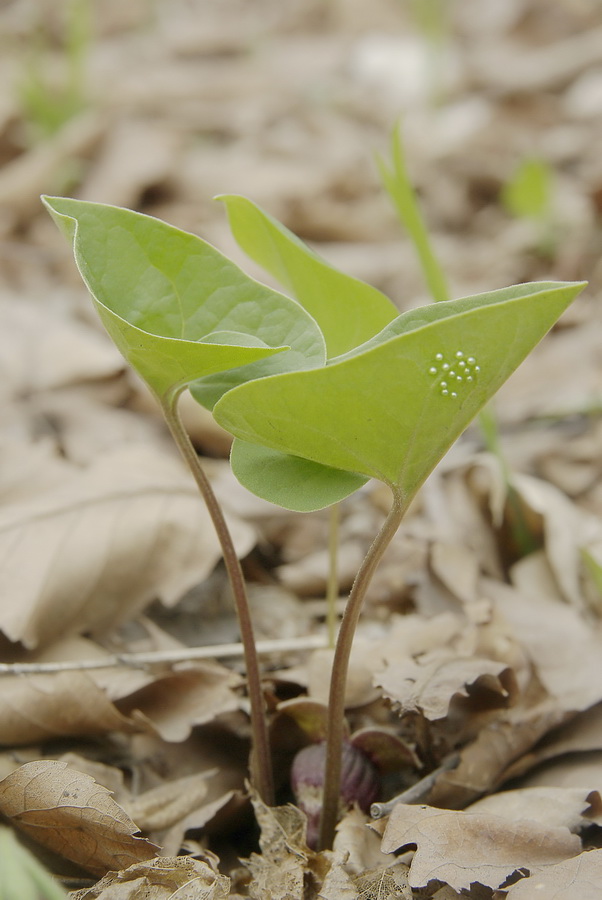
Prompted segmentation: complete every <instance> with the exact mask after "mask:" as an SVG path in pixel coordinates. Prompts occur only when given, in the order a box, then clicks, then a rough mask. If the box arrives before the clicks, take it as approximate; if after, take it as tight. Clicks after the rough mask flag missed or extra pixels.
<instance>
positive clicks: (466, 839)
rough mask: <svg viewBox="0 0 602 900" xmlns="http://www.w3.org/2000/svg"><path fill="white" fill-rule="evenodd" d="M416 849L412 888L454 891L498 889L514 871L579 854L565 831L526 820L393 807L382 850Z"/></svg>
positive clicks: (577, 841)
mask: <svg viewBox="0 0 602 900" xmlns="http://www.w3.org/2000/svg"><path fill="white" fill-rule="evenodd" d="M412 847H416V853H415V855H414V858H413V859H412V863H411V866H410V884H411V886H412V887H416V888H418V887H424V886H425V885H427V884H428V883H429V881H435V880H436V881H441V882H443V883H444V884H449V885H450V886H451V887H452V888H454V889H455V890H463V889H464V890H468V889H469V888H470V886H471V884H472V883H473V882H480V883H481V884H484V885H487V886H488V887H491V888H499V887H500V886H501V885H502V884H504V882H505V881H506V879H507V878H509V877H510V876H511V875H513V874H514V872H516V871H527V872H530V873H533V872H540V871H541V869H542V868H545V867H546V866H550V865H553V864H554V863H559V862H563V861H564V860H566V859H567V857H573V856H577V855H578V854H579V853H580V852H581V841H580V839H579V838H578V837H577V836H576V835H573V834H571V833H570V832H569V830H568V828H564V827H557V826H550V827H546V826H544V825H540V824H538V823H536V822H533V821H531V820H528V819H520V820H513V819H510V818H504V817H503V816H494V815H487V814H483V815H479V814H472V813H470V812H454V811H451V810H443V809H435V808H434V807H429V806H408V805H406V804H401V803H400V804H398V805H397V806H396V807H395V808H394V810H393V812H392V813H391V816H390V818H389V822H388V824H387V827H386V830H385V833H384V836H383V842H382V850H383V852H384V853H393V852H395V851H397V850H405V849H411V848H412Z"/></svg>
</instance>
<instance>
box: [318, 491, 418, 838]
mask: <svg viewBox="0 0 602 900" xmlns="http://www.w3.org/2000/svg"><path fill="white" fill-rule="evenodd" d="M407 507H408V501H407V500H404V499H403V498H402V497H401V495H400V494H399V492H395V491H394V492H393V504H392V506H391V509H390V510H389V513H388V515H387V518H386V519H385V521H384V522H383V525H382V527H381V529H380V531H379V533H378V534H377V536H376V538H375V539H374V541H373V543H372V545H371V547H370V549H369V550H368V552H367V554H366V556H365V557H364V561H363V562H362V565H361V566H360V569H359V571H358V573H357V575H356V578H355V581H354V582H353V587H352V588H351V593H350V594H349V600H348V601H347V606H346V608H345V614H344V615H343V620H342V622H341V627H340V629H339V636H338V639H337V644H336V649H335V653H334V660H333V663H332V675H331V678H330V697H329V701H328V727H327V733H326V768H325V772H324V797H323V805H322V820H321V822H320V844H319V849H321V850H326V849H330V848H331V847H332V843H333V840H334V832H335V828H336V824H337V820H338V816H339V800H340V796H341V754H342V748H343V740H344V736H345V726H344V721H345V686H346V683H347V672H348V670H349V657H350V655H351V647H352V644H353V637H354V635H355V630H356V628H357V623H358V621H359V617H360V613H361V610H362V606H363V603H364V597H365V596H366V591H367V589H368V585H369V584H370V581H371V579H372V576H373V574H374V571H375V569H376V567H377V565H378V563H379V562H380V560H381V558H382V555H383V553H384V552H385V550H386V549H387V547H388V546H389V544H390V542H391V540H392V538H393V537H394V535H395V532H396V531H397V529H398V528H399V525H400V523H401V520H402V519H403V516H404V514H405V512H406V509H407Z"/></svg>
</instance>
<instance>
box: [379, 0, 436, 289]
mask: <svg viewBox="0 0 602 900" xmlns="http://www.w3.org/2000/svg"><path fill="white" fill-rule="evenodd" d="M420 2H421V3H422V2H423V0H420ZM376 162H377V165H378V171H379V174H380V178H381V181H382V183H383V185H384V187H385V189H386V191H387V193H388V194H389V196H390V197H391V200H392V201H393V205H394V206H395V209H396V211H397V215H398V218H399V221H400V222H401V224H402V225H403V226H404V228H405V229H406V231H407V232H408V235H409V237H410V240H411V241H412V243H413V245H414V248H415V250H416V253H417V255H418V259H419V260H420V265H421V268H422V271H423V274H424V278H425V281H426V283H427V286H428V288H429V291H430V293H431V296H432V298H433V300H434V301H435V302H436V303H440V302H443V301H446V300H448V299H449V290H448V288H447V280H446V278H445V274H444V272H443V269H442V268H441V266H440V265H439V261H438V259H437V256H436V254H435V251H434V250H433V247H432V245H431V239H430V235H429V232H428V228H427V227H426V223H425V221H424V218H423V215H422V211H421V209H420V204H419V203H418V198H417V196H416V192H415V190H414V187H413V185H412V182H411V180H410V175H409V173H408V169H407V165H406V159H405V153H404V147H403V142H402V137H401V127H397V128H396V129H395V131H394V132H393V135H392V137H391V163H390V164H389V163H387V162H386V161H385V160H384V159H382V158H380V157H377V160H376Z"/></svg>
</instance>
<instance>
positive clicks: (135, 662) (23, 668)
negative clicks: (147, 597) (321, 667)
mask: <svg viewBox="0 0 602 900" xmlns="http://www.w3.org/2000/svg"><path fill="white" fill-rule="evenodd" d="M326 646H327V642H326V640H325V638H324V635H317V634H316V635H309V636H307V637H299V638H279V639H277V640H266V641H257V653H258V654H261V655H262V656H263V655H266V654H269V653H290V652H295V651H302V650H318V649H320V648H322V647H326ZM237 656H244V647H243V645H242V644H234V643H233V644H211V645H209V646H206V647H184V648H182V649H181V650H152V651H149V652H147V653H113V654H111V655H110V656H106V657H105V658H104V659H80V660H73V659H70V660H63V661H62V662H58V661H57V662H37V663H36V662H32V663H0V676H2V675H54V674H57V673H60V672H86V671H90V670H94V669H113V668H115V667H117V666H129V667H131V668H135V669H140V668H144V667H145V666H152V665H158V664H167V665H169V664H170V663H181V662H194V660H197V659H228V658H232V657H237Z"/></svg>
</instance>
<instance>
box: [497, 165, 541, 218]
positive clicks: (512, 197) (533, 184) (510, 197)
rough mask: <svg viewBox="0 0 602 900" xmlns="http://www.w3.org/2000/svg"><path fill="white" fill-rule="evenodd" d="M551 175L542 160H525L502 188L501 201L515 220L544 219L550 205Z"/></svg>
mask: <svg viewBox="0 0 602 900" xmlns="http://www.w3.org/2000/svg"><path fill="white" fill-rule="evenodd" d="M552 191H553V173H552V170H551V168H550V166H549V165H548V164H547V163H546V162H544V160H542V159H525V160H523V162H522V163H521V164H520V165H519V167H518V168H517V170H516V171H515V172H514V174H513V175H512V177H511V179H510V180H509V181H508V182H507V183H506V184H505V185H504V187H503V188H502V194H501V199H502V203H503V204H504V206H505V207H506V209H507V210H508V212H509V213H511V214H512V215H513V216H516V217H517V218H519V219H521V218H525V219H546V218H547V216H548V215H549V212H550V208H551V205H552Z"/></svg>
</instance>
